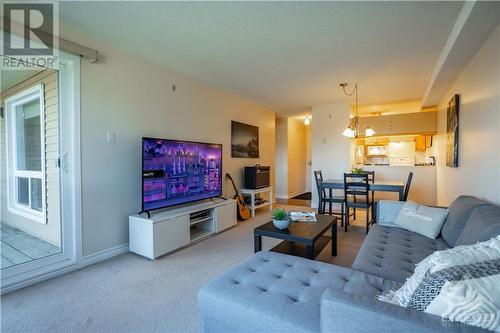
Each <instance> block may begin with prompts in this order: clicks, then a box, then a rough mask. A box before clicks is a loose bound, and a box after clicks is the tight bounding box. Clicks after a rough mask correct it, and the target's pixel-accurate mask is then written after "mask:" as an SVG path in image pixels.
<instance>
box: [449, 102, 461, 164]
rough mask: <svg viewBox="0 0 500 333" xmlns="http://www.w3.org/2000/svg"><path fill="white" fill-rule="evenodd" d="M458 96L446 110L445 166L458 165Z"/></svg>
mask: <svg viewBox="0 0 500 333" xmlns="http://www.w3.org/2000/svg"><path fill="white" fill-rule="evenodd" d="M459 107H460V96H459V95H458V94H456V95H455V96H453V98H452V99H451V100H450V102H449V103H448V109H447V110H446V166H447V167H451V168H456V167H458V120H459V118H458V116H459Z"/></svg>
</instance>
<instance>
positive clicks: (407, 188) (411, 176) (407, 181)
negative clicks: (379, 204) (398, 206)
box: [403, 172, 413, 201]
mask: <svg viewBox="0 0 500 333" xmlns="http://www.w3.org/2000/svg"><path fill="white" fill-rule="evenodd" d="M412 179H413V172H410V173H409V174H408V178H407V179H406V186H405V191H404V193H403V201H407V200H408V194H409V193H410V186H411V181H412Z"/></svg>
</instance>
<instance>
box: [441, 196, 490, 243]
mask: <svg viewBox="0 0 500 333" xmlns="http://www.w3.org/2000/svg"><path fill="white" fill-rule="evenodd" d="M485 204H487V202H486V201H483V200H479V199H478V198H476V197H471V196H467V195H462V196H459V197H458V198H456V199H455V201H453V202H452V203H451V205H450V207H448V209H449V210H450V213H449V214H448V217H447V219H446V221H445V222H444V224H443V229H441V236H442V237H443V239H444V240H445V242H446V243H448V245H450V246H455V245H456V242H457V240H458V237H460V234H461V233H462V231H463V230H464V227H465V224H466V223H467V220H468V219H469V217H470V215H471V214H472V212H473V211H474V209H476V208H477V207H479V206H481V205H485Z"/></svg>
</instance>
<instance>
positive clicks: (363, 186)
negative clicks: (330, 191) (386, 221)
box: [344, 173, 373, 233]
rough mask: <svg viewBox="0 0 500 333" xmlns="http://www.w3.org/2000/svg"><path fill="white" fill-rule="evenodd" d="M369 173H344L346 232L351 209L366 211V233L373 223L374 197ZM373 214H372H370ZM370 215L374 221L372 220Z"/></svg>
mask: <svg viewBox="0 0 500 333" xmlns="http://www.w3.org/2000/svg"><path fill="white" fill-rule="evenodd" d="M369 189H370V183H369V180H368V174H367V173H361V174H357V173H344V199H345V205H346V213H345V215H344V216H345V221H344V230H345V231H347V227H348V225H349V220H350V209H351V208H353V209H356V208H361V209H365V210H366V233H368V230H369V229H370V225H371V222H373V210H372V209H371V207H372V205H373V200H372V196H371V195H370V192H371V191H370V190H369ZM370 213H372V214H370ZM370 215H372V216H371V217H372V219H371V220H370Z"/></svg>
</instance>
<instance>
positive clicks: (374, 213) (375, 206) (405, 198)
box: [372, 172, 413, 223]
mask: <svg viewBox="0 0 500 333" xmlns="http://www.w3.org/2000/svg"><path fill="white" fill-rule="evenodd" d="M412 180H413V172H409V173H408V178H406V185H405V189H404V192H403V201H408V194H409V193H410V186H411V181H412ZM377 209H378V200H373V206H372V216H373V223H377Z"/></svg>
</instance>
